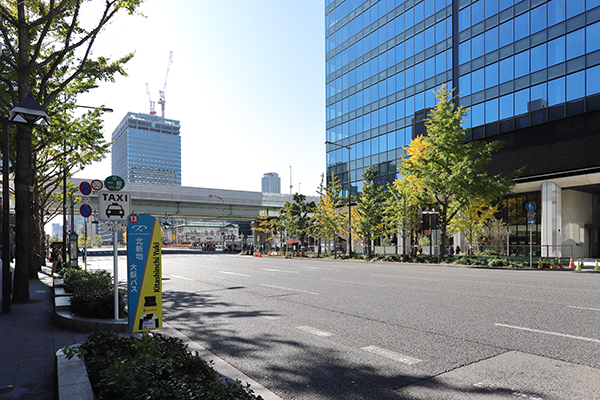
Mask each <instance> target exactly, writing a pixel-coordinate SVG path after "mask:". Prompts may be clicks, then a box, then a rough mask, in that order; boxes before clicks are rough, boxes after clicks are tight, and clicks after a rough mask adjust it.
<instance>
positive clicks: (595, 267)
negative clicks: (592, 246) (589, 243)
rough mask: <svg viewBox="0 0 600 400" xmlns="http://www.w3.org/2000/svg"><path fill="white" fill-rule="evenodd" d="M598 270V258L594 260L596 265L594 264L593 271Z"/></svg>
mask: <svg viewBox="0 0 600 400" xmlns="http://www.w3.org/2000/svg"><path fill="white" fill-rule="evenodd" d="M598 270H600V267H598V260H596V265H594V271H598Z"/></svg>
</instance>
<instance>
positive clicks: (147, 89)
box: [146, 83, 156, 115]
mask: <svg viewBox="0 0 600 400" xmlns="http://www.w3.org/2000/svg"><path fill="white" fill-rule="evenodd" d="M146 94H147V95H148V101H149V102H150V115H154V114H156V111H154V102H153V101H152V97H151V96H150V88H149V87H148V84H147V83H146Z"/></svg>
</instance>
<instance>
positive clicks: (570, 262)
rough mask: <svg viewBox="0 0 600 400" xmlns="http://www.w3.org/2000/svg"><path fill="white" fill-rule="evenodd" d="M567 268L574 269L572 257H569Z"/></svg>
mask: <svg viewBox="0 0 600 400" xmlns="http://www.w3.org/2000/svg"><path fill="white" fill-rule="evenodd" d="M569 268H575V264H573V257H571V261H569Z"/></svg>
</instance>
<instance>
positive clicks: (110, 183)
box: [104, 175, 125, 191]
mask: <svg viewBox="0 0 600 400" xmlns="http://www.w3.org/2000/svg"><path fill="white" fill-rule="evenodd" d="M104 186H106V188H107V189H108V190H113V191H119V190H121V189H123V188H124V187H125V180H124V179H123V178H121V177H120V176H117V175H111V176H109V177H108V178H106V179H105V180H104Z"/></svg>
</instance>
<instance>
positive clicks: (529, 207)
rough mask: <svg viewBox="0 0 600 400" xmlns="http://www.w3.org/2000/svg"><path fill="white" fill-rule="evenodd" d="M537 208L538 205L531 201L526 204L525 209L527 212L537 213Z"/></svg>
mask: <svg viewBox="0 0 600 400" xmlns="http://www.w3.org/2000/svg"><path fill="white" fill-rule="evenodd" d="M536 208H537V205H536V204H535V203H534V202H533V201H530V202H529V203H527V204H525V209H526V210H527V211H535V209H536Z"/></svg>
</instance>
